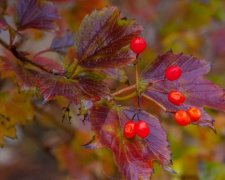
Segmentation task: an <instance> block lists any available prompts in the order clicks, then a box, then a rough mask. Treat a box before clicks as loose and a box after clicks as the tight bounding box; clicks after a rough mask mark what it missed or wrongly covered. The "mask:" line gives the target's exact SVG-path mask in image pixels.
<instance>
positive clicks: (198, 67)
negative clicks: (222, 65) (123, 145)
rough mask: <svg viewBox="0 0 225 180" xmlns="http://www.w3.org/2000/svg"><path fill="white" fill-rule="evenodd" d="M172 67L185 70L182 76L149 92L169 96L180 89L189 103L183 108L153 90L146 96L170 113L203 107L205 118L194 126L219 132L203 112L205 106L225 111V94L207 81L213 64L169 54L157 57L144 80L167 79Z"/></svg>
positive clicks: (156, 85) (151, 87) (166, 81)
mask: <svg viewBox="0 0 225 180" xmlns="http://www.w3.org/2000/svg"><path fill="white" fill-rule="evenodd" d="M171 65H177V66H180V67H181V69H182V75H181V77H180V78H179V79H178V80H175V81H168V80H165V81H161V82H158V83H155V84H153V85H152V86H150V87H149V89H156V90H157V91H162V92H167V93H169V92H170V91H172V90H178V91H180V92H181V93H183V94H184V96H185V98H186V100H185V102H184V103H183V104H182V105H180V106H176V105H173V104H172V103H170V102H169V101H168V94H165V93H160V92H156V91H151V90H147V91H145V93H144V94H146V95H147V96H148V97H150V98H151V99H153V100H154V101H157V102H158V103H160V104H161V105H162V106H164V107H165V108H166V109H168V110H172V111H178V110H180V109H182V110H185V111H186V110H187V109H189V108H190V107H197V108H199V110H200V111H201V112H202V118H201V119H200V120H199V121H198V122H196V123H193V124H197V125H199V126H208V127H210V128H211V129H213V130H214V131H215V127H214V125H213V119H212V117H210V116H209V115H208V114H207V113H206V112H205V111H204V110H203V106H208V107H211V108H214V109H218V110H222V111H225V91H224V89H222V88H220V87H219V86H216V85H215V84H213V83H212V82H210V81H209V80H207V79H205V78H203V76H204V75H206V74H207V73H208V72H209V71H210V68H211V63H210V62H207V61H206V60H200V59H197V58H195V57H193V56H185V55H183V54H177V55H175V54H173V53H172V52H167V53H165V54H164V55H162V56H158V57H157V58H156V60H155V61H154V62H153V64H152V66H151V67H150V68H149V69H148V70H147V72H145V73H144V75H143V76H144V78H143V79H144V80H143V81H144V82H145V83H146V82H147V83H148V82H153V81H156V80H159V79H163V78H164V76H165V75H164V73H165V70H166V69H167V68H168V67H169V66H171Z"/></svg>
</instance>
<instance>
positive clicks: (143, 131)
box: [135, 120, 150, 138]
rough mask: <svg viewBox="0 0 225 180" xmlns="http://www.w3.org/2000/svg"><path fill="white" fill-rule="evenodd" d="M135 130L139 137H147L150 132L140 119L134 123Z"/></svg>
mask: <svg viewBox="0 0 225 180" xmlns="http://www.w3.org/2000/svg"><path fill="white" fill-rule="evenodd" d="M135 131H136V133H137V135H138V136H139V137H141V138H145V137H147V136H148V135H149V133H150V129H149V127H148V124H147V123H146V122H145V121H142V120H140V121H138V123H137V124H136V125H135Z"/></svg>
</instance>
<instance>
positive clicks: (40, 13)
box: [16, 0, 60, 31]
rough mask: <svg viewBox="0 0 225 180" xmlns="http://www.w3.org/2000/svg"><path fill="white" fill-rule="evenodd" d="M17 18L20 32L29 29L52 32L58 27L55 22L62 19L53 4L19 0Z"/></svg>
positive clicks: (34, 0)
mask: <svg viewBox="0 0 225 180" xmlns="http://www.w3.org/2000/svg"><path fill="white" fill-rule="evenodd" d="M16 17H17V28H18V30H20V31H21V30H24V29H27V28H34V29H41V30H52V29H55V28H56V27H57V26H56V24H55V21H56V20H59V19H60V17H59V15H58V12H57V10H56V8H54V6H52V5H51V3H49V2H41V1H39V0H18V2H17V4H16Z"/></svg>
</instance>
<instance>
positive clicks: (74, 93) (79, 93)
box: [35, 73, 109, 104]
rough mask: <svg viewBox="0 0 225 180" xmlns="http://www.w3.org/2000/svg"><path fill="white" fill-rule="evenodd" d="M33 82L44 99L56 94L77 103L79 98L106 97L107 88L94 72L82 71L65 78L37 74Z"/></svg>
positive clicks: (51, 97) (47, 99)
mask: <svg viewBox="0 0 225 180" xmlns="http://www.w3.org/2000/svg"><path fill="white" fill-rule="evenodd" d="M35 84H36V86H37V87H38V88H39V90H40V93H41V94H43V95H44V98H45V100H46V101H49V100H50V99H53V98H54V97H56V96H63V97H65V98H67V99H69V100H70V101H72V102H74V103H75V104H78V103H79V102H80V100H81V99H85V100H93V99H95V97H106V96H107V94H108V93H109V90H108V88H107V86H106V84H105V83H104V82H103V81H102V79H101V78H100V77H99V76H97V75H95V74H87V73H82V74H79V75H76V76H74V77H73V78H72V79H67V78H66V77H64V76H57V75H50V74H39V75H37V76H36V78H35Z"/></svg>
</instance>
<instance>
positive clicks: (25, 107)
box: [0, 91, 34, 147]
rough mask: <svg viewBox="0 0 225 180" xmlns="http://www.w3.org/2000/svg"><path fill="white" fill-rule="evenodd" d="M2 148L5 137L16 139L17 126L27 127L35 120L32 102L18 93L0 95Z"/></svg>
mask: <svg viewBox="0 0 225 180" xmlns="http://www.w3.org/2000/svg"><path fill="white" fill-rule="evenodd" d="M0 104H1V108H0V129H1V130H0V147H3V144H4V136H6V137H9V138H12V139H15V138H16V137H17V136H16V128H15V126H16V125H17V124H22V125H25V124H27V123H29V122H30V121H31V120H33V117H34V113H33V108H32V106H31V104H30V101H26V100H25V96H24V95H23V94H18V92H17V91H11V92H1V93H0Z"/></svg>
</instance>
